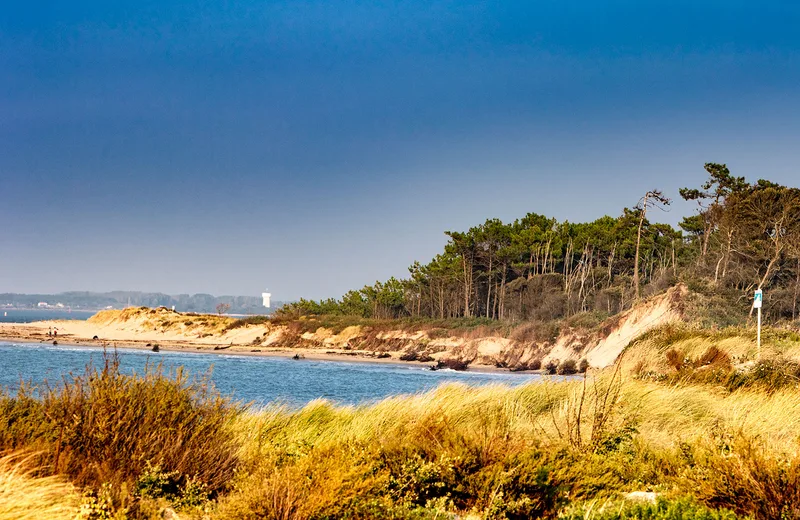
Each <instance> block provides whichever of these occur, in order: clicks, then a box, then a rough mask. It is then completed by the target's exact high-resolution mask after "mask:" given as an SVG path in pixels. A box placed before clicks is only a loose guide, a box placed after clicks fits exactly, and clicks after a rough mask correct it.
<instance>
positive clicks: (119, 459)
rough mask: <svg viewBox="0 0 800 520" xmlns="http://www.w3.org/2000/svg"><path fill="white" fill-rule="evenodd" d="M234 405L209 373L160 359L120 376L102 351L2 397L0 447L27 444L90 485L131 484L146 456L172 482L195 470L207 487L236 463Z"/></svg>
mask: <svg viewBox="0 0 800 520" xmlns="http://www.w3.org/2000/svg"><path fill="white" fill-rule="evenodd" d="M37 394H38V397H34V395H37ZM237 409H238V408H237V407H236V406H235V405H233V404H232V403H230V402H229V401H228V400H226V399H224V398H222V397H220V396H219V394H218V393H217V392H216V391H215V390H214V388H213V387H212V386H211V384H210V383H209V381H208V379H200V380H195V381H192V380H189V378H188V376H186V374H185V373H184V372H183V371H182V370H180V369H179V370H178V371H176V372H174V373H170V374H168V373H165V372H164V370H163V369H162V368H161V366H160V365H159V366H148V367H147V368H146V370H145V372H144V373H143V374H138V375H126V374H123V373H121V372H120V370H119V360H118V359H117V358H116V357H115V356H107V357H106V359H105V362H104V365H103V367H102V368H100V369H98V368H95V367H93V366H88V367H87V368H86V371H85V372H84V373H83V374H81V375H71V376H68V377H65V378H64V381H63V383H62V384H60V385H57V386H55V385H54V386H48V385H45V386H43V387H41V388H39V389H31V388H26V387H23V388H22V389H21V390H20V391H19V393H18V394H17V395H16V396H9V395H4V396H2V398H0V449H4V450H11V449H31V450H36V451H37V452H39V453H40V459H41V463H42V464H44V465H45V467H48V468H49V469H50V471H51V472H52V473H60V474H64V475H67V476H68V477H70V478H71V479H72V480H73V482H75V483H77V484H78V485H81V486H86V487H89V488H94V489H99V488H100V486H101V484H104V483H110V484H112V485H113V486H118V485H121V484H125V485H126V486H127V487H128V488H130V487H131V486H132V485H133V484H134V482H136V481H137V479H138V478H140V476H141V475H142V474H143V473H144V472H146V471H147V469H148V467H150V464H151V463H152V464H157V465H158V466H159V467H160V468H161V469H163V471H164V472H165V473H166V474H169V475H173V476H174V480H175V484H176V485H184V484H185V483H186V482H187V480H188V479H189V478H195V479H197V480H199V481H200V482H202V483H203V484H204V485H205V486H207V487H208V489H209V491H210V492H214V493H215V492H219V491H222V490H224V489H225V488H226V486H227V485H228V483H229V481H230V479H231V478H232V477H233V475H234V472H235V469H236V465H237V457H236V451H237V449H238V444H237V442H236V439H235V437H234V434H233V432H232V431H231V430H230V428H229V426H230V423H231V421H232V420H233V419H234V417H235V416H236V414H237V413H238V412H237ZM171 478H172V477H171Z"/></svg>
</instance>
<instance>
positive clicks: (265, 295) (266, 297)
mask: <svg viewBox="0 0 800 520" xmlns="http://www.w3.org/2000/svg"><path fill="white" fill-rule="evenodd" d="M271 297H272V295H271V294H270V293H268V292H264V293H261V298H262V300H263V303H264V307H266V308H267V309H269V299H270V298H271Z"/></svg>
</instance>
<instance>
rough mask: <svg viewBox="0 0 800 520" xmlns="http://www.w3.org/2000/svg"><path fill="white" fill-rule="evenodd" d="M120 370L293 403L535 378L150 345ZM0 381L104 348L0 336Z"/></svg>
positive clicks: (54, 376)
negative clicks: (152, 372) (184, 372)
mask: <svg viewBox="0 0 800 520" xmlns="http://www.w3.org/2000/svg"><path fill="white" fill-rule="evenodd" d="M118 352H119V355H120V360H121V368H122V370H123V371H125V372H126V373H131V372H134V371H136V372H141V371H142V370H143V369H144V367H145V364H146V363H148V362H149V363H158V362H163V364H164V366H165V367H166V368H173V369H174V368H175V367H178V366H183V367H185V368H186V369H188V370H189V372H190V373H191V374H196V375H202V374H205V373H207V372H208V371H209V370H212V372H211V374H212V375H211V379H212V380H213V382H214V384H215V385H216V387H217V388H218V389H219V390H220V392H222V393H223V394H226V395H231V396H233V397H234V398H235V399H239V400H242V401H245V402H253V403H254V404H257V405H259V404H266V403H270V402H276V401H277V402H283V403H286V404H288V405H291V406H300V405H303V404H305V403H307V402H309V401H311V400H313V399H317V398H324V399H329V400H331V401H334V402H337V403H342V404H359V403H365V402H370V401H375V400H379V399H381V398H384V397H388V396H391V395H396V394H411V393H417V392H422V391H425V390H429V389H432V388H434V387H436V386H439V385H440V384H443V383H449V382H461V383H466V384H469V385H486V384H492V383H500V384H505V385H520V384H523V383H528V382H531V381H535V380H539V379H540V378H541V376H539V375H537V374H510V373H480V372H453V371H449V370H438V371H431V370H428V369H427V368H424V367H419V366H410V365H401V364H397V365H395V364H383V363H358V362H338V361H312V360H299V361H295V360H293V359H289V358H288V357H286V358H282V357H255V356H237V355H215V354H195V353H184V352H160V353H153V352H149V351H140V350H129V349H128V350H126V349H120V350H119V351H118ZM0 359H2V365H0V366H2V368H0V387H3V388H6V389H8V390H10V391H12V392H13V391H15V390H16V388H18V386H19V382H20V380H21V379H22V380H25V381H31V382H33V383H41V382H42V381H44V380H45V379H46V380H48V381H50V382H58V381H60V380H61V377H62V376H63V375H64V374H67V373H69V372H74V373H80V372H82V371H83V370H84V368H85V367H86V365H87V363H90V362H91V363H94V364H95V365H98V366H99V365H102V363H103V351H102V349H100V348H95V347H70V346H50V345H41V344H15V343H8V342H0Z"/></svg>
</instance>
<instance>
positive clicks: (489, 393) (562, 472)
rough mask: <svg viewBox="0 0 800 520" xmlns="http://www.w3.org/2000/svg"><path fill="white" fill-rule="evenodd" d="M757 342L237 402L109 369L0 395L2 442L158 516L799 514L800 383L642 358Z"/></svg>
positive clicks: (134, 509)
mask: <svg viewBox="0 0 800 520" xmlns="http://www.w3.org/2000/svg"><path fill="white" fill-rule="evenodd" d="M659 334H660V335H659ZM740 337H742V336H740V335H739V333H736V334H733V333H731V334H728V335H725V334H720V335H716V336H715V335H700V336H699V337H697V336H693V335H692V333H691V331H685V330H662V331H660V332H657V333H654V334H651V335H650V336H648V337H645V338H643V339H642V340H640V341H638V342H636V343H634V344H633V345H632V346H631V347H630V349H629V350H628V351H627V352H626V355H625V359H624V360H623V363H622V364H620V365H618V367H617V368H618V369H617V370H614V371H609V372H602V373H590V374H589V375H588V376H586V377H585V378H583V379H577V380H571V381H561V380H557V379H552V380H547V381H544V382H540V383H531V384H527V385H523V386H519V387H513V388H509V387H506V386H501V385H494V386H484V387H472V386H467V385H463V384H452V385H445V386H441V387H439V388H437V389H435V390H432V391H429V392H425V393H421V394H416V395H407V396H396V397H391V398H388V399H385V400H383V401H380V402H378V403H373V404H369V405H363V406H338V405H335V404H332V403H329V402H326V401H314V402H312V403H309V404H308V405H306V406H305V407H303V408H301V409H292V408H288V407H285V406H277V405H276V406H268V407H265V408H263V409H258V410H255V409H245V408H240V407H237V406H235V405H233V404H232V403H229V402H226V401H225V400H223V399H221V398H220V397H219V396H217V395H216V394H215V393H214V392H213V391H212V389H209V388H207V387H205V386H204V385H203V382H202V380H201V381H195V382H192V381H191V380H189V379H188V378H187V377H186V375H184V374H182V373H173V374H168V373H164V372H163V371H159V370H157V369H152V370H150V371H149V372H147V373H145V374H141V375H139V376H135V377H134V376H126V375H123V374H119V371H118V367H115V366H114V364H113V363H111V364H107V365H106V366H104V367H103V368H101V369H96V370H95V369H90V370H88V371H87V372H86V373H85V374H82V375H80V376H76V377H71V378H68V379H67V380H66V381H65V382H64V383H63V384H62V385H60V386H58V387H51V388H46V389H45V391H44V393H43V395H42V396H41V397H40V398H37V397H36V396H34V395H32V392H31V391H29V390H23V391H22V392H21V393H20V394H19V395H16V396H4V397H2V398H0V443H2V444H1V445H2V446H3V447H5V448H27V449H39V450H41V451H42V453H43V455H42V456H40V459H39V460H40V461H41V462H43V463H45V464H46V466H45V467H46V468H47V471H49V472H58V473H61V474H64V475H65V476H67V477H69V478H70V479H71V480H72V481H73V482H75V483H78V484H80V485H82V486H85V487H88V488H91V489H98V488H99V487H102V486H103V485H109V484H110V485H111V488H113V489H118V490H120V489H122V488H127V489H128V492H127V493H128V498H127V499H125V497H124V496H123V495H124V493H123V492H122V491H118V493H117V496H115V497H112V500H111V503H112V506H113V507H114V508H117V509H118V510H122V509H126V508H127V510H128V511H129V513H136V514H138V515H140V516H139V517H148V516H147V515H148V514H151V513H152V515H155V516H156V517H157V516H158V515H160V514H161V512H159V511H160V510H159V509H158V507H156V506H153V504H161V503H162V502H164V501H166V502H165V503H169V504H171V507H174V508H177V509H179V510H180V512H181V514H186V513H184V512H183V511H184V510H183V509H181V508H182V507H189V505H190V504H194V505H193V506H192V507H195V509H193V510H192V511H198V510H197V509H196V507H197V504H198V503H199V504H201V506H202V511H203V512H202V514H200V516H202V515H206V516H208V517H211V518H231V519H233V518H236V519H241V518H244V519H247V518H253V519H256V518H258V519H264V518H274V519H322V518H330V519H333V518H395V519H397V518H409V519H411V518H414V519H422V518H451V517H452V516H453V515H458V516H460V517H470V516H472V517H475V518H487V519H488V518H492V519H503V518H505V519H523V518H553V517H557V516H558V515H566V516H565V517H567V518H577V517H579V516H576V515H581V514H584V513H585V514H587V515H590V514H595V513H597V515H596V516H587V518H589V517H591V518H664V519H668V518H669V519H671V518H676V519H677V518H681V519H684V518H725V519H729V518H733V517H734V516H732V515H742V516H744V517H747V516H749V517H753V518H758V519H762V518H764V519H766V518H777V517H781V518H794V517H796V516H797V515H798V514H800V513H798V511H800V510H798V507H800V506H798V499H797V497H798V496H800V492H798V489H800V478H797V477H796V475H797V474H800V471H798V470H797V469H796V468H797V467H800V463H798V461H797V458H796V453H797V452H798V436H797V431H800V392H798V389H797V388H796V387H793V386H791V385H784V384H781V385H773V384H765V383H764V382H763V380H762V379H760V378H759V377H756V376H753V375H752V371H753V370H756V369H754V368H752V367H756V366H757V365H755V364H753V363H751V364H749V365H748V364H747V363H748V362H749V361H748V360H747V359H744V360H743V361H742V360H741V359H740V360H737V361H736V363H738V364H742V366H743V367H745V368H743V369H742V370H744V372H742V373H743V374H745V375H744V376H743V379H742V380H741V384H740V385H738V386H735V387H728V386H725V385H723V384H717V383H713V382H711V381H710V380H706V379H702V380H701V379H698V378H695V377H683V376H681V377H680V378H666V379H660V378H650V377H642V376H641V375H640V374H641V373H646V371H644V370H642V369H641V367H638V368H637V369H635V368H636V367H637V365H639V364H640V363H639V362H640V361H641V360H643V359H644V360H646V361H647V362H648V363H650V364H649V365H648V367H649V368H648V370H651V371H657V370H660V371H663V373H665V374H667V373H669V371H673V372H676V373H677V372H678V370H676V369H675V368H673V367H672V366H671V365H670V364H669V363H668V362H667V359H666V352H667V351H669V350H670V349H681V351H682V353H683V354H684V356H685V357H686V358H688V359H689V361H690V362H689V363H688V364H687V367H689V368H686V370H687V371H688V370H692V371H695V372H698V371H699V372H702V371H703V370H706V369H707V367H708V366H711V365H714V364H715V363H716V362H717V360H719V359H726V358H725V356H728V357H729V358H730V360H729V361H730V364H731V366H732V367H733V366H734V362H733V361H732V360H733V359H734V358H735V357H737V354H736V352H737V351H736V350H735V349H741V350H742V352H744V354H742V355H744V356H747V355H749V354H748V352H749V349H750V347H749V344H748V343H747V342H746V341H745V342H744V344H743V343H742V341H740V340H739V339H737V338H740ZM745 340H747V338H746V337H745ZM791 341H792V339H791V338H787V337H780V338H778V341H776V343H777V345H778V346H777V347H774V348H775V349H776V352H777V353H778V354H780V355H781V356H784V358H788V357H790V356H792V355H793V351H792V348H793V347H792V345H791ZM781 342H783V343H781ZM710 347H714V348H716V349H718V352H715V353H714V355H713V356H712V355H706V354H707V353H708V352H709V348H710ZM721 354H725V356H722V355H721ZM648 356H653V358H652V359H650V358H649V357H648ZM696 360H700V361H701V363H700V365H697V364H696V363H695V361H696ZM682 363H683V362H682ZM709 363H710V364H709ZM681 366H682V365H681ZM746 367H751V368H750V369H746ZM748 370H750V371H748ZM195 478H197V479H199V480H198V481H199V482H201V483H202V484H203V486H206V487H202V489H203V490H208V491H212V492H211V493H208V494H203V493H201V494H200V495H199V496H200V499H201V500H200V501H199V502H198V501H197V500H194V499H195V498H197V497H198V495H197V494H196V493H195V494H192V493H189V492H188V491H186V490H187V489H189V484H190V483H192V482H196V481H195V480H194V479H195ZM732 479H733V480H732ZM103 489H109V488H103ZM192 489H195V490H196V489H198V488H192ZM631 491H654V492H657V493H659V496H660V499H659V502H658V503H657V504H655V505H652V507H651V506H647V507H644V506H643V507H639V508H637V507H629V506H628V505H622V506H620V511H623V512H625V513H624V514H625V515H628V516H623V513H620V514H619V515H617V516H614V514H615V513H613V511H611V509H610V508H600V509H597V508H596V507H594V504H624V503H625V502H624V499H623V497H624V495H625V493H627V492H631ZM193 497H194V498H193ZM145 498H147V499H148V500H149V499H152V500H156V501H159V500H160V501H162V502H152V503H150V505H147V503H145ZM207 498H211V499H213V501H212V502H203V501H204V500H206V499H207ZM137 501H138V502H137ZM137 504H138V505H137ZM142 504H144V505H142ZM145 506H147V507H145ZM159 507H160V506H159ZM148 511H149V512H150V513H147V512H148ZM730 511H734V513H731V512H730ZM629 513H630V514H629ZM198 514H199V513H198ZM152 515H151V516H152ZM570 515H571V516H570ZM630 515H644V516H630ZM775 515H779V516H775Z"/></svg>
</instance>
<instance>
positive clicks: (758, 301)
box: [753, 289, 764, 359]
mask: <svg viewBox="0 0 800 520" xmlns="http://www.w3.org/2000/svg"><path fill="white" fill-rule="evenodd" d="M763 303H764V293H763V292H762V291H761V289H756V294H755V295H754V296H753V308H754V309H757V310H758V332H757V333H756V345H757V346H758V353H757V356H758V359H761V305H762V304H763Z"/></svg>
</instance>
